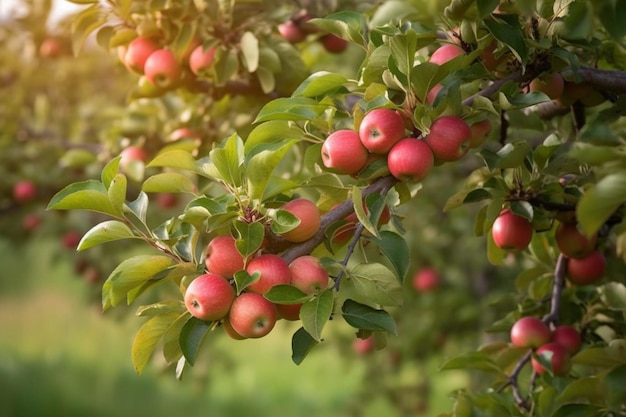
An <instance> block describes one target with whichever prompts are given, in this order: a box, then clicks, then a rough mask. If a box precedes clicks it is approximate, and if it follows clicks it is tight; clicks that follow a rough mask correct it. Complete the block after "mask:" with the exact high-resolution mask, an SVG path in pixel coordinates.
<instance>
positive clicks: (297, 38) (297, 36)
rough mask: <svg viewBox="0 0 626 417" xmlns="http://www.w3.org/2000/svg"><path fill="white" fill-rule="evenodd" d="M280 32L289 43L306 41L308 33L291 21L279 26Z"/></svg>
mask: <svg viewBox="0 0 626 417" xmlns="http://www.w3.org/2000/svg"><path fill="white" fill-rule="evenodd" d="M278 32H279V33H280V35H281V36H282V37H283V39H285V40H286V41H287V42H289V43H299V42H302V41H303V40H305V39H306V33H305V32H304V30H302V27H300V25H299V24H298V23H297V22H296V21H294V20H291V19H290V20H287V21H286V22H283V23H281V24H279V25H278Z"/></svg>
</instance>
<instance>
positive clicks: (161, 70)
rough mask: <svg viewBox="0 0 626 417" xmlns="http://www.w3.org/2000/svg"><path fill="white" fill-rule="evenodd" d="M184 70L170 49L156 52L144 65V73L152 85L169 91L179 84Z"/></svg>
mask: <svg viewBox="0 0 626 417" xmlns="http://www.w3.org/2000/svg"><path fill="white" fill-rule="evenodd" d="M181 72H182V69H181V66H180V62H178V58H176V55H175V54H174V52H173V51H170V50H169V49H158V50H156V51H154V52H153V53H152V54H150V56H149V57H148V59H147V60H146V64H145V65H144V73H145V75H146V78H147V79H148V81H150V82H151V83H152V84H154V85H156V86H158V87H161V88H164V89H168V88H172V87H174V86H175V85H176V83H178V80H179V79H180V75H181Z"/></svg>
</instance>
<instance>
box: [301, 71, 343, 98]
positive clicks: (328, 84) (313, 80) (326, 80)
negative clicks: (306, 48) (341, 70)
mask: <svg viewBox="0 0 626 417" xmlns="http://www.w3.org/2000/svg"><path fill="white" fill-rule="evenodd" d="M347 82H348V79H347V78H346V77H344V76H343V75H341V74H337V73H334V72H328V71H318V72H316V73H315V74H311V75H310V76H309V78H307V79H306V80H304V82H303V83H302V84H300V86H299V87H298V88H297V89H296V91H294V92H293V95H292V96H293V97H320V96H321V97H323V96H326V95H328V94H332V93H335V92H336V91H337V90H340V89H344V85H345V84H346V83H347Z"/></svg>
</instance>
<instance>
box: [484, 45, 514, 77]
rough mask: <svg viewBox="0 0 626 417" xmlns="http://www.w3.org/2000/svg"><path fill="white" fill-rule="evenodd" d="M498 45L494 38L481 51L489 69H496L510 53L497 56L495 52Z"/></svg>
mask: <svg viewBox="0 0 626 417" xmlns="http://www.w3.org/2000/svg"><path fill="white" fill-rule="evenodd" d="M497 47H498V42H497V41H496V40H495V39H494V40H493V41H491V43H489V45H487V46H486V47H485V48H484V49H483V50H482V52H481V53H480V60H481V61H482V63H483V65H484V66H485V68H486V69H487V70H488V71H495V70H496V68H498V67H499V66H500V64H501V63H503V62H504V61H505V60H506V59H507V58H508V56H509V54H508V53H505V54H502V55H500V56H499V57H496V56H495V54H494V53H495V51H496V48H497Z"/></svg>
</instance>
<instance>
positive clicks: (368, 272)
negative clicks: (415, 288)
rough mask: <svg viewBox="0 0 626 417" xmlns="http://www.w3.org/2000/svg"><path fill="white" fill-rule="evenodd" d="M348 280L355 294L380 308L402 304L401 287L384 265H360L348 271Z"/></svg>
mask: <svg viewBox="0 0 626 417" xmlns="http://www.w3.org/2000/svg"><path fill="white" fill-rule="evenodd" d="M349 277H350V278H349V280H350V282H351V283H352V285H354V289H355V290H356V293H357V294H359V295H360V296H361V297H363V300H366V301H368V302H370V303H375V304H380V305H382V306H399V305H400V304H402V295H403V291H402V286H401V285H400V281H399V280H398V279H397V278H396V277H395V275H394V274H393V272H391V271H390V270H389V269H388V268H387V267H386V266H385V265H382V264H379V263H362V264H358V265H356V266H355V267H354V268H353V269H352V270H350V274H349Z"/></svg>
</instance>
